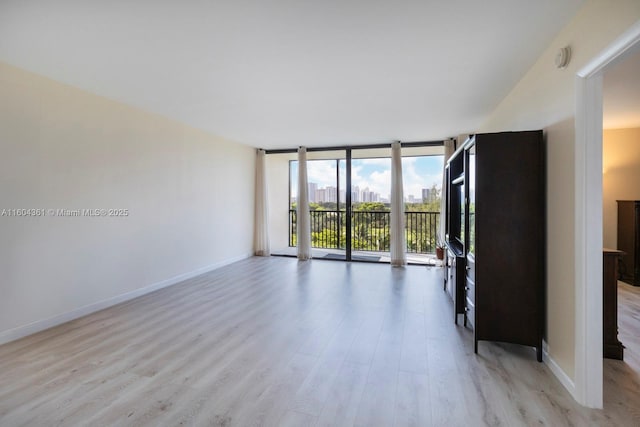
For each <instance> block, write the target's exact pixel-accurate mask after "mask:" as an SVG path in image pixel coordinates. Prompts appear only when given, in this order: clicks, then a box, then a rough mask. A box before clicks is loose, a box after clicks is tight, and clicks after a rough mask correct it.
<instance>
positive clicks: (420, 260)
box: [271, 246, 442, 267]
mask: <svg viewBox="0 0 640 427" xmlns="http://www.w3.org/2000/svg"><path fill="white" fill-rule="evenodd" d="M271 254H272V255H277V256H291V257H295V256H296V254H297V249H296V248H295V247H291V246H289V247H286V248H281V249H278V250H275V251H272V252H271ZM311 255H312V256H313V258H317V259H331V260H343V261H344V259H345V251H344V250H341V249H317V248H312V249H311ZM351 258H352V259H353V260H354V261H365V262H380V263H386V264H389V263H390V262H391V254H390V253H389V252H375V251H353V252H352V256H351ZM407 262H408V263H409V264H419V265H432V266H437V267H441V266H442V261H440V260H439V259H437V258H436V256H435V254H414V253H408V254H407Z"/></svg>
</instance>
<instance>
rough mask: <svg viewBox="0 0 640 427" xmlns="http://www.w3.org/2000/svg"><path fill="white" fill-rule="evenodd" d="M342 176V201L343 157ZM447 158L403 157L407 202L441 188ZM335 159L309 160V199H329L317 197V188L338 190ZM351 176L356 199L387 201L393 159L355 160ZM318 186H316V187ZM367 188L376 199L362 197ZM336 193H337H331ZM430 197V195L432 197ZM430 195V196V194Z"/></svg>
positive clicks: (294, 184)
mask: <svg viewBox="0 0 640 427" xmlns="http://www.w3.org/2000/svg"><path fill="white" fill-rule="evenodd" d="M338 165H339V166H338V167H339V176H340V183H339V185H340V201H341V202H342V201H344V197H345V192H344V190H343V189H344V188H345V187H346V179H345V176H346V162H345V161H344V160H340V161H339V162H338ZM443 165H444V158H443V156H442V155H436V156H416V157H403V158H402V172H403V174H402V175H403V187H404V195H405V201H406V202H408V203H420V202H422V200H423V195H425V191H424V190H428V191H427V192H426V193H427V194H428V193H429V192H430V189H431V188H432V187H433V186H435V187H436V188H437V189H438V190H440V189H441V187H442V169H443ZM297 166H298V162H297V161H292V162H291V167H290V173H291V176H290V180H291V187H290V188H291V198H292V200H295V197H296V194H297V188H298V186H297V178H296V177H297V171H298V167H297ZM337 172H338V171H337V170H336V160H309V161H307V176H308V183H309V186H310V187H309V199H310V201H313V200H314V199H318V198H320V199H323V200H327V199H326V197H327V196H326V195H324V196H320V197H318V196H316V191H320V190H325V191H326V190H327V189H332V190H329V191H330V192H331V191H333V192H335V191H337V188H336V173H337ZM351 175H352V179H351V181H352V186H353V192H352V200H353V201H354V202H359V201H363V200H361V199H367V200H366V201H382V202H383V203H388V202H389V198H390V196H389V195H390V192H391V159H390V158H373V159H353V160H352V164H351ZM313 186H315V187H313ZM365 190H366V191H367V192H369V193H373V194H374V195H377V200H371V198H374V199H375V196H374V197H371V196H368V197H363V196H362V192H363V191H365ZM332 194H334V193H332ZM429 197H431V196H429ZM335 198H336V196H335V195H333V199H332V201H334V202H335ZM427 198H428V197H427Z"/></svg>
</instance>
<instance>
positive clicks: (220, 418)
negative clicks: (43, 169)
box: [0, 257, 640, 426]
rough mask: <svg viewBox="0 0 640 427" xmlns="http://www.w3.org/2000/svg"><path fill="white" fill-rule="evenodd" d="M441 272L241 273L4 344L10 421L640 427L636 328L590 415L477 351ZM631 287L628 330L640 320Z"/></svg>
mask: <svg viewBox="0 0 640 427" xmlns="http://www.w3.org/2000/svg"><path fill="white" fill-rule="evenodd" d="M441 275H442V270H441V269H439V268H428V267H423V266H410V267H407V268H391V267H390V266H388V265H379V264H364V263H352V264H347V263H342V262H331V261H322V260H314V261H310V262H298V261H297V260H295V259H288V258H277V257H271V258H251V259H248V260H245V261H241V262H238V263H235V264H232V265H229V266H227V267H224V268H221V269H219V270H216V271H214V272H211V273H208V274H205V275H203V276H199V277H197V278H194V279H191V280H188V281H186V282H183V283H181V284H178V285H175V286H172V287H170V288H166V289H163V290H160V291H158V292H155V293H153V294H149V295H146V296H144V297H141V298H138V299H136V300H133V301H130V302H127V303H124V304H121V305H118V306H115V307H112V308H110V309H107V310H104V311H101V312H98V313H95V314H92V315H90V316H87V317H84V318H82V319H78V320H76V321H73V322H70V323H67V324H65V325H62V326H59V327H56V328H53V329H50V330H48V331H45V332H42V333H39V334H36V335H33V336H30V337H27V338H25V339H22V340H19V341H16V342H13V343H9V344H6V345H4V346H0V425H1V426H23V425H25V426H57V425H64V426H78V425H90V426H101V425H109V426H110V425H117V426H130V425H149V426H173V425H175V426H178V425H204V426H206V425H216V426H253V425H270V426H314V425H315V426H332V425H336V426H352V425H355V426H394V425H395V426H484V425H486V426H498V425H503V426H520V425H548V426H572V425H573V426H591V425H601V426H638V425H640V379H639V376H640V373H639V372H640V371H639V370H638V367H639V365H638V361H639V357H638V355H640V347H638V341H637V335H638V332H637V329H636V332H633V333H632V335H633V334H635V335H634V336H635V338H634V339H635V343H634V344H633V345H631V341H632V340H631V339H628V340H627V338H625V337H624V336H623V337H622V340H623V342H625V344H626V345H627V353H626V356H627V360H625V362H618V361H605V365H606V366H605V371H606V378H605V409H604V410H589V409H585V408H582V407H580V406H579V405H577V404H576V403H575V402H574V401H573V399H572V398H571V397H570V396H569V394H568V393H567V392H566V391H565V390H564V388H563V387H562V386H561V385H560V384H559V382H558V381H557V380H556V379H555V378H554V377H553V375H552V374H551V373H550V371H549V370H548V368H547V367H546V366H545V365H544V364H540V363H537V362H536V361H535V356H534V352H533V350H530V349H527V348H523V347H519V346H508V345H501V344H492V343H486V342H481V343H480V349H479V350H480V351H479V354H478V355H474V354H473V347H472V334H471V332H470V331H469V330H467V329H465V328H463V327H462V326H455V325H454V324H453V317H452V308H451V301H450V300H449V299H448V297H447V296H446V294H445V293H444V292H443V291H442V285H441V277H442V276H441ZM624 292H626V293H628V295H626V296H624V297H621V300H627V299H628V300H630V301H635V302H634V303H632V304H635V305H634V306H633V307H631V308H629V309H628V311H624V312H623V313H621V325H622V327H623V328H624V327H626V326H625V325H627V324H628V325H629V326H630V327H634V326H635V327H638V325H639V322H640V315H639V313H640V309H639V307H640V304H639V303H638V301H640V294H639V293H638V292H637V290H636V289H628V290H626V289H625V291H624ZM623 295H625V294H624V293H623ZM627 297H628V298H627ZM625 310H626V309H625ZM634 323H635V325H634ZM634 369H635V371H634Z"/></svg>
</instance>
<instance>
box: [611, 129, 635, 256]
mask: <svg viewBox="0 0 640 427" xmlns="http://www.w3.org/2000/svg"><path fill="white" fill-rule="evenodd" d="M602 143H603V147H602V149H603V152H602V172H603V175H602V187H603V188H602V202H603V213H602V214H603V215H602V216H603V223H604V233H603V243H604V246H605V247H607V248H614V249H615V248H616V247H617V240H618V239H617V226H618V204H617V203H616V200H640V128H633V129H611V130H605V131H604V135H603V139H602Z"/></svg>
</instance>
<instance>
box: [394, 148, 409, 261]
mask: <svg viewBox="0 0 640 427" xmlns="http://www.w3.org/2000/svg"><path fill="white" fill-rule="evenodd" d="M406 248H407V243H406V236H405V230H404V191H403V188H402V153H401V151H400V143H399V142H394V143H393V144H392V145H391V265H393V266H402V265H405V264H406V263H407V254H406Z"/></svg>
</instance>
